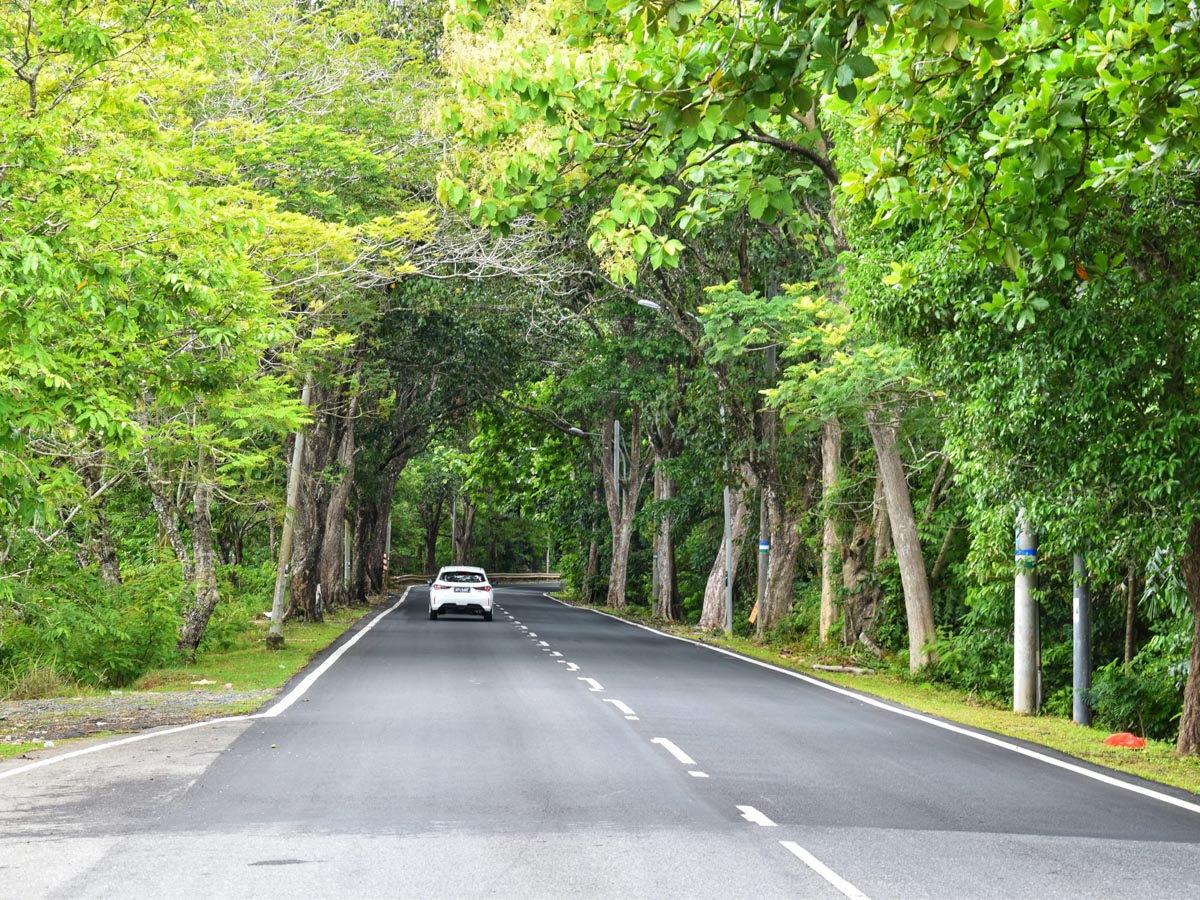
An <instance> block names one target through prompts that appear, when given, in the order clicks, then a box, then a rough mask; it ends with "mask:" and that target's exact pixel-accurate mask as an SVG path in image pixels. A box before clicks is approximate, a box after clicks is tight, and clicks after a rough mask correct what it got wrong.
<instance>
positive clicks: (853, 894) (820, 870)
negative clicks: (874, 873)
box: [779, 841, 870, 900]
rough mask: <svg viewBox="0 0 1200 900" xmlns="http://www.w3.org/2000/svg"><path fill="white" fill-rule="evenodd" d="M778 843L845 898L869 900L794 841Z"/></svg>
mask: <svg viewBox="0 0 1200 900" xmlns="http://www.w3.org/2000/svg"><path fill="white" fill-rule="evenodd" d="M779 843H780V844H782V845H783V846H784V847H786V848H787V849H788V850H789V851H790V852H791V853H793V854H795V856H796V857H797V858H798V859H799V860H800V861H801V862H802V863H804V864H805V865H806V866H808V867H809V868H810V869H812V870H813V871H814V872H816V873H817V874H818V875H820V876H821V877H822V878H824V879H825V880H826V881H828V882H829V883H830V884H832V885H833V886H834V887H835V888H837V889H838V890H839V891H841V892H842V893H843V894H844V895H845V896H847V897H849V898H850V900H870V898H869V897H868V896H867V895H866V894H864V893H863V892H862V891H860V890H859V889H858V888H856V887H855V886H854V885H852V884H851V883H850V882H848V881H847V880H846V879H845V878H843V877H842V876H841V875H839V874H838V873H837V872H835V871H833V869H831V868H829V866H827V865H825V863H823V862H821V861H820V860H819V859H817V858H816V857H815V856H813V855H812V854H811V853H809V852H808V851H807V850H805V849H804V848H803V847H801V846H800V845H799V844H797V843H796V842H795V841H780V842H779Z"/></svg>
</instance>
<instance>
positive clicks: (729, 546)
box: [725, 485, 733, 635]
mask: <svg viewBox="0 0 1200 900" xmlns="http://www.w3.org/2000/svg"><path fill="white" fill-rule="evenodd" d="M730 505H731V504H730V499H729V485H725V633H726V634H728V635H732V634H733V521H732V518H733V516H732V510H731V509H730Z"/></svg>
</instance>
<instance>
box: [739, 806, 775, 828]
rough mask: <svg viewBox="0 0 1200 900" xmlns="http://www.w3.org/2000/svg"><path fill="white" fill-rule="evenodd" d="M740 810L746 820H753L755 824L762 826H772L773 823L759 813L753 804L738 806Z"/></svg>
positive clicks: (773, 825)
mask: <svg viewBox="0 0 1200 900" xmlns="http://www.w3.org/2000/svg"><path fill="white" fill-rule="evenodd" d="M738 809H740V810H741V811H742V818H743V819H745V820H746V821H747V822H753V823H754V824H755V825H762V826H763V827H764V828H774V827H775V823H774V822H772V821H771V820H770V819H768V818H767V817H766V816H764V815H763V814H762V813H760V812H759V811H758V810H757V809H755V808H754V807H753V806H739V807H738Z"/></svg>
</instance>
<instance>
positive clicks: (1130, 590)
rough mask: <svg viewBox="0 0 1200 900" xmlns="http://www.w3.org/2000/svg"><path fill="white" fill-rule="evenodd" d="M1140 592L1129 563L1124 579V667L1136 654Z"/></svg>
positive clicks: (1130, 662)
mask: <svg viewBox="0 0 1200 900" xmlns="http://www.w3.org/2000/svg"><path fill="white" fill-rule="evenodd" d="M1140 594H1141V584H1140V579H1139V578H1138V575H1137V570H1136V569H1135V568H1134V567H1133V566H1132V565H1130V567H1129V577H1128V578H1127V579H1126V581H1125V668H1129V667H1130V666H1132V665H1133V657H1134V656H1136V655H1137V601H1138V595H1140Z"/></svg>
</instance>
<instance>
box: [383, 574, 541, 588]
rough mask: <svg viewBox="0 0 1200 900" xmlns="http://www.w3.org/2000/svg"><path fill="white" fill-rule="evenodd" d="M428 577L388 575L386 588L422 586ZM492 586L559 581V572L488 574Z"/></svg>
mask: <svg viewBox="0 0 1200 900" xmlns="http://www.w3.org/2000/svg"><path fill="white" fill-rule="evenodd" d="M430 577H431V576H429V575H389V576H388V587H389V588H398V587H407V586H408V585H414V584H424V583H425V581H426V580H427V579H428V578H430ZM488 580H490V581H491V582H492V584H540V583H541V582H543V581H561V580H562V573H561V572H488Z"/></svg>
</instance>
